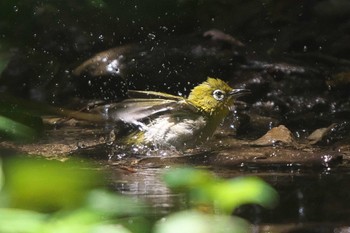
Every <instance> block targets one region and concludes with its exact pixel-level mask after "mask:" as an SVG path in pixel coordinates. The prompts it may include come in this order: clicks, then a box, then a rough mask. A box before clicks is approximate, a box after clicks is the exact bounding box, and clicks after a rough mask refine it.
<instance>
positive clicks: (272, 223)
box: [1, 125, 350, 232]
mask: <svg viewBox="0 0 350 233" xmlns="http://www.w3.org/2000/svg"><path fill="white" fill-rule="evenodd" d="M106 135H107V134H106V130H105V129H104V128H103V127H100V126H98V127H95V126H86V125H80V126H79V125H75V126H74V125H73V126H70V125H62V126H61V127H56V128H50V129H47V131H46V133H45V135H44V136H43V137H42V139H40V140H39V141H38V142H36V143H28V144H18V143H17V144H11V143H6V142H2V143H1V146H2V147H8V148H9V149H11V150H16V151H21V152H22V153H23V152H24V153H28V154H35V155H38V154H39V155H42V156H43V155H44V156H48V157H49V158H54V159H59V160H66V159H71V158H79V159H82V160H83V161H86V160H88V161H89V162H91V163H92V164H93V165H94V167H95V168H96V169H98V170H101V171H103V172H104V174H105V178H106V180H107V183H108V187H109V188H110V189H111V190H113V191H115V192H118V193H121V194H123V195H127V196H129V197H131V198H133V199H135V200H142V201H144V202H145V203H146V204H147V205H149V206H151V207H152V208H151V209H150V211H151V213H150V214H151V215H154V216H155V217H156V218H159V217H161V216H164V215H166V214H169V213H171V212H173V211H177V210H182V209H186V208H188V203H187V201H186V198H185V196H184V195H183V194H181V193H174V192H173V191H171V190H169V189H168V188H167V187H166V186H165V184H164V183H163V181H162V173H163V172H164V171H166V170H167V169H168V168H169V167H174V166H179V165H186V166H193V167H199V168H205V169H208V170H210V171H212V172H213V173H214V174H216V175H217V176H220V177H223V178H233V177H237V176H258V177H261V178H262V179H264V180H265V181H267V182H268V183H269V184H271V185H272V186H273V187H274V188H275V189H276V190H277V191H278V193H279V195H280V202H279V204H278V206H277V207H276V208H274V209H272V210H267V209H264V208H262V207H259V206H256V205H246V206H242V207H240V208H239V209H237V210H236V211H235V213H234V214H236V215H239V216H242V217H244V218H245V219H248V220H249V221H250V222H252V223H254V224H255V226H256V231H257V232H271V231H274V232H298V231H299V232H305V231H307V232H308V231H309V230H310V231H311V232H319V231H318V230H321V232H333V231H335V230H337V231H339V232H343V230H344V229H346V228H344V227H347V226H349V224H348V222H349V221H350V217H349V216H350V215H349V213H350V189H349V188H348V187H349V186H350V166H349V160H348V151H343V152H345V154H343V153H339V150H335V149H332V148H321V147H317V146H313V147H307V148H303V147H300V148H299V147H293V146H290V145H283V144H281V145H270V146H255V145H251V144H247V140H237V139H235V138H233V137H232V136H225V137H227V138H228V140H226V141H223V137H224V136H222V135H219V137H218V136H216V137H214V140H213V142H214V143H213V145H212V146H213V147H212V148H211V149H208V148H206V149H205V150H202V151H200V150H199V151H190V152H192V154H191V153H190V152H187V154H177V155H176V156H170V157H164V155H163V153H162V156H154V157H149V156H142V155H139V156H138V157H133V156H129V157H128V156H126V157H124V158H122V159H117V158H115V157H113V156H112V157H111V156H110V153H111V145H110V143H108V137H107V136H106ZM344 148H346V147H344ZM169 154H171V152H169ZM109 158H112V159H109ZM349 227H350V226H349ZM340 230H341V231H340Z"/></svg>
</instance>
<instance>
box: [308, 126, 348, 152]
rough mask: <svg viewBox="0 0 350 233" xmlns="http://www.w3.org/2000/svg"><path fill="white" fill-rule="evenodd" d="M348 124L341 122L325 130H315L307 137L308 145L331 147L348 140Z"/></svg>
mask: <svg viewBox="0 0 350 233" xmlns="http://www.w3.org/2000/svg"><path fill="white" fill-rule="evenodd" d="M349 132H350V123H349V122H348V121H343V122H341V123H337V124H332V125H330V126H329V127H327V128H321V129H317V130H315V131H314V132H313V133H312V134H311V135H310V136H309V137H308V139H309V141H310V144H318V145H324V146H325V145H331V144H334V143H336V142H341V141H343V140H346V139H349V138H350V133H349Z"/></svg>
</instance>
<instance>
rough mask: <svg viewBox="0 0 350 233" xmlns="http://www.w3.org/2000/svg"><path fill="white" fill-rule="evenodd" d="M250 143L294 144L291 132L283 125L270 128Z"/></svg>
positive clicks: (262, 144)
mask: <svg viewBox="0 0 350 233" xmlns="http://www.w3.org/2000/svg"><path fill="white" fill-rule="evenodd" d="M249 144H250V145H254V146H271V145H276V144H284V145H290V146H291V145H295V144H296V142H295V139H294V136H293V134H292V132H291V131H290V130H289V129H288V128H287V127H285V126H284V125H280V126H278V127H274V128H272V129H271V130H270V131H268V132H267V133H266V134H265V135H264V136H262V137H261V138H259V139H257V140H255V141H253V142H250V143H249Z"/></svg>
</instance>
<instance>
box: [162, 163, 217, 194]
mask: <svg viewBox="0 0 350 233" xmlns="http://www.w3.org/2000/svg"><path fill="white" fill-rule="evenodd" d="M163 178H164V181H165V182H166V183H167V186H168V187H169V188H172V189H189V188H194V187H197V186H202V185H206V184H208V183H211V182H215V180H216V179H217V178H216V177H215V176H213V175H212V174H211V173H209V172H208V171H204V170H198V169H193V168H189V167H184V168H176V169H172V170H170V171H169V172H166V173H165V174H164V176H163Z"/></svg>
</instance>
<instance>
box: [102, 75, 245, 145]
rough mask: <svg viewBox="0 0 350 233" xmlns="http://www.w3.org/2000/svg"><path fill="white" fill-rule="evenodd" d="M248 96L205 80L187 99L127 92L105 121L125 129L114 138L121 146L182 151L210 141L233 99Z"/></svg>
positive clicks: (161, 93) (216, 81) (215, 80)
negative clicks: (126, 97)
mask: <svg viewBox="0 0 350 233" xmlns="http://www.w3.org/2000/svg"><path fill="white" fill-rule="evenodd" d="M248 93H250V90H248V89H234V88H232V87H230V86H229V85H228V84H227V83H226V82H224V81H223V80H221V79H218V78H212V77H208V78H207V80H206V81H204V82H203V83H201V84H199V85H197V86H195V87H194V88H193V89H192V90H191V91H190V94H189V95H188V97H187V98H185V97H182V96H176V95H171V94H167V93H163V92H155V91H140V90H129V91H128V95H129V97H130V98H128V99H125V100H123V101H121V102H119V103H117V104H116V105H114V106H113V107H112V108H110V109H109V110H108V114H106V116H107V118H108V120H113V121H117V122H121V123H122V124H124V125H127V126H128V128H131V130H128V134H127V135H126V136H122V137H121V138H117V139H116V140H117V141H118V143H121V144H124V145H130V146H135V145H144V146H149V147H152V148H175V149H176V150H182V149H186V148H190V147H195V146H197V145H200V144H202V143H205V142H206V141H208V140H210V138H211V137H212V135H213V134H214V131H215V130H216V129H217V127H218V126H219V125H220V123H221V122H222V121H223V120H224V118H225V117H226V116H227V115H228V114H229V112H230V111H231V110H233V109H234V102H235V100H236V98H238V97H240V96H242V95H245V94H248Z"/></svg>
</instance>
